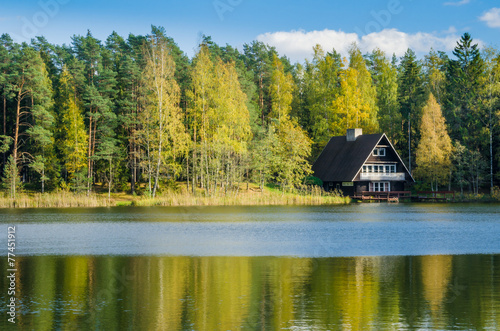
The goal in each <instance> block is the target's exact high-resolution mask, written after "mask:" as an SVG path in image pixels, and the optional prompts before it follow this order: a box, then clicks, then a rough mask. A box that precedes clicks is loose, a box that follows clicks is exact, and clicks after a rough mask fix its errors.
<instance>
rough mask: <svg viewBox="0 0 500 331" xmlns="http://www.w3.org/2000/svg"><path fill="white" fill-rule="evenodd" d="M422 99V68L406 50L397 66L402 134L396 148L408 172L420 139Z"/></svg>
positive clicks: (412, 53)
mask: <svg viewBox="0 0 500 331" xmlns="http://www.w3.org/2000/svg"><path fill="white" fill-rule="evenodd" d="M423 98H424V90H423V85H422V68H421V65H420V63H419V62H418V61H417V58H416V55H415V52H414V51H413V50H411V49H408V50H407V51H406V53H405V54H404V56H403V57H402V58H401V63H400V64H399V78H398V103H399V106H400V113H401V118H402V123H401V131H402V132H403V134H402V137H401V140H400V141H399V144H398V145H397V146H396V148H397V149H398V150H399V151H400V153H401V157H402V158H403V159H404V160H408V161H407V164H408V169H409V170H410V172H412V169H413V167H414V163H415V158H414V157H413V154H414V151H415V148H416V146H417V144H418V141H419V139H420V130H419V129H420V119H421V117H422V116H421V113H422V109H421V108H422V103H423Z"/></svg>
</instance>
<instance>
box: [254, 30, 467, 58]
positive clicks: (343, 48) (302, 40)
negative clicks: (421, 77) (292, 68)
mask: <svg viewBox="0 0 500 331" xmlns="http://www.w3.org/2000/svg"><path fill="white" fill-rule="evenodd" d="M458 39H459V36H457V35H456V34H455V30H454V29H450V30H449V32H448V33H445V34H444V35H443V34H437V33H426V32H418V33H413V34H411V33H405V32H401V31H398V30H397V29H384V30H382V31H380V32H373V33H370V34H367V35H365V36H362V37H360V36H359V35H358V34H356V33H346V32H343V31H334V30H327V29H326V30H323V31H310V32H305V31H290V32H283V31H282V32H273V33H265V34H261V35H259V36H257V40H259V41H262V42H264V43H266V44H269V45H271V46H275V47H276V49H277V50H278V52H279V53H280V54H284V55H286V56H288V57H289V58H290V59H291V60H292V62H302V61H304V59H306V58H308V59H310V58H311V57H312V53H313V50H312V49H313V46H314V45H316V44H320V45H321V46H322V47H323V49H324V50H325V51H331V50H332V49H333V48H335V50H336V51H337V52H339V53H341V54H342V55H344V56H345V55H347V51H348V49H349V46H351V44H352V43H353V42H356V43H357V44H358V46H359V48H360V49H361V51H362V52H371V51H372V50H374V49H375V48H380V49H381V50H382V51H384V52H385V53H386V54H387V55H389V56H391V55H392V54H396V56H402V55H404V53H405V52H406V50H407V49H408V48H411V49H413V50H414V51H415V52H416V53H417V54H425V53H427V52H429V50H430V49H431V48H434V49H435V50H441V51H450V50H452V49H453V48H454V47H455V45H456V41H457V40H458Z"/></svg>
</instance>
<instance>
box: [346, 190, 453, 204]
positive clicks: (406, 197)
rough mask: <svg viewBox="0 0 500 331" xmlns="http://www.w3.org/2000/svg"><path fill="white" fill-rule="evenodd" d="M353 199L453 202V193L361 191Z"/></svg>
mask: <svg viewBox="0 0 500 331" xmlns="http://www.w3.org/2000/svg"><path fill="white" fill-rule="evenodd" d="M352 198H353V199H358V200H362V201H378V202H381V201H387V202H399V201H401V200H403V201H453V200H455V192H454V191H419V192H417V195H413V196H412V194H411V192H410V191H390V192H368V191H363V192H361V193H357V194H356V195H354V196H352Z"/></svg>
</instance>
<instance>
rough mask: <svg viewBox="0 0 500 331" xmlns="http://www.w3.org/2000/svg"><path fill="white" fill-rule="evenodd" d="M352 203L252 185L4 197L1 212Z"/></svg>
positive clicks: (316, 192) (313, 192)
mask: <svg viewBox="0 0 500 331" xmlns="http://www.w3.org/2000/svg"><path fill="white" fill-rule="evenodd" d="M350 201H351V200H350V198H349V197H342V196H337V195H331V194H327V193H325V192H324V191H323V190H321V189H314V190H309V191H308V192H301V193H283V192H281V191H279V190H276V189H272V188H264V190H263V191H260V190H258V188H257V186H255V185H252V186H250V187H249V189H248V190H247V189H246V186H245V188H242V189H241V190H239V191H238V193H237V194H234V193H233V194H228V195H217V196H210V197H207V196H204V193H203V191H201V190H200V191H199V192H197V194H196V195H193V194H192V193H190V192H187V190H186V189H185V188H181V189H179V190H177V191H168V192H164V193H161V194H159V195H158V196H157V197H156V198H148V197H144V196H132V195H130V194H125V193H114V194H112V195H111V198H110V199H108V196H107V194H105V193H94V194H90V195H89V196H87V195H86V194H85V193H72V192H51V193H44V194H41V193H21V194H19V195H18V196H17V197H16V199H12V198H9V197H6V196H0V208H71V207H113V206H257V205H325V204H346V203H349V202H350Z"/></svg>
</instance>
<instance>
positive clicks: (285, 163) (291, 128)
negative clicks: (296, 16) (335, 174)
mask: <svg viewBox="0 0 500 331" xmlns="http://www.w3.org/2000/svg"><path fill="white" fill-rule="evenodd" d="M293 88H294V86H293V78H292V76H291V75H290V74H285V72H284V69H283V65H282V63H281V61H280V59H278V57H277V56H276V55H275V56H274V58H273V71H272V74H271V85H270V88H269V89H270V91H269V92H270V95H271V104H272V111H271V113H270V114H269V118H270V120H271V121H270V126H271V133H272V132H273V131H274V130H275V132H276V140H277V143H276V145H275V146H274V149H273V161H274V162H273V170H274V173H275V179H276V181H277V182H278V183H280V184H281V187H282V189H283V191H284V190H286V189H288V190H293V189H294V188H295V187H296V186H297V185H299V184H300V183H301V181H302V180H303V179H304V177H305V176H307V175H308V174H310V173H311V166H310V164H309V163H308V161H307V158H308V157H309V155H310V153H311V140H310V139H309V137H308V136H307V134H306V133H305V131H304V130H302V128H300V127H299V126H298V123H297V122H296V120H295V119H292V118H290V109H291V103H292V93H293ZM271 139H272V138H271Z"/></svg>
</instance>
